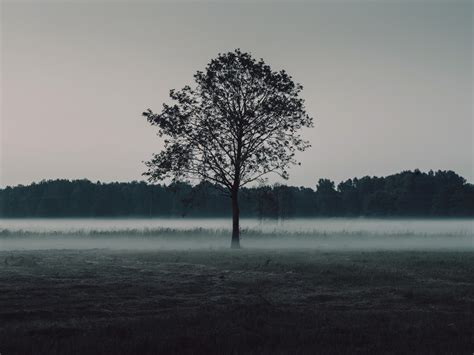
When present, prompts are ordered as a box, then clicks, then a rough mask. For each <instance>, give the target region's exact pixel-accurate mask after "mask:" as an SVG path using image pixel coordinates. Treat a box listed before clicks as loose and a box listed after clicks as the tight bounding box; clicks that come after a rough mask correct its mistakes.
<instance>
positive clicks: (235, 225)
mask: <svg viewBox="0 0 474 355" xmlns="http://www.w3.org/2000/svg"><path fill="white" fill-rule="evenodd" d="M230 247H231V248H232V249H239V248H240V227H239V191H238V190H234V191H232V242H231V244H230Z"/></svg>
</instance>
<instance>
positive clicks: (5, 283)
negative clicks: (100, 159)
mask: <svg viewBox="0 0 474 355" xmlns="http://www.w3.org/2000/svg"><path fill="white" fill-rule="evenodd" d="M16 237H18V236H16ZM69 237H71V236H69ZM109 237H110V236H109ZM109 237H107V238H109ZM322 237H324V236H322ZM322 237H321V238H322ZM1 238H2V239H1V241H0V243H3V246H4V248H3V249H2V248H0V319H1V323H0V353H1V354H5V355H10V354H48V355H49V354H160V353H161V354H163V353H174V354H227V353H233V354H241V353H246V354H314V353H321V354H367V353H373V354H380V353H387V354H407V353H411V354H422V353H425V354H428V353H429V354H471V353H472V351H473V349H474V344H473V331H472V329H474V324H473V304H474V280H473V278H472V275H474V250H473V248H472V236H468V239H467V242H468V243H469V241H470V243H471V247H467V248H465V247H464V248H454V249H453V248H451V249H449V248H448V249H445V248H434V249H426V250H423V249H422V248H414V249H413V250H410V249H397V248H393V247H390V248H383V247H380V246H378V247H376V248H365V249H364V248H349V247H347V244H341V245H339V246H338V247H334V248H331V247H328V246H327V244H324V243H320V244H319V246H318V245H313V246H312V247H309V246H307V247H305V246H304V245H303V244H300V245H301V247H300V248H291V249H288V248H284V247H282V246H281V245H280V247H279V248H272V247H271V246H272V243H273V242H272V240H271V239H268V240H263V241H262V242H261V243H260V244H258V245H255V246H254V247H250V246H249V247H246V248H245V235H244V238H243V245H244V248H243V249H241V250H229V249H227V248H223V247H203V248H195V247H191V246H188V247H186V246H185V245H182V247H180V248H169V249H164V248H153V247H151V248H148V249H147V248H136V249H133V248H129V247H127V245H128V246H129V245H133V244H134V243H133V242H130V240H128V241H127V243H128V244H123V245H122V246H123V248H120V243H121V242H120V240H124V238H123V237H116V239H115V245H117V247H116V248H107V246H106V245H102V244H100V243H99V244H97V245H94V243H90V241H89V244H88V245H89V248H84V247H82V248H81V247H78V245H73V247H69V248H68V247H67V245H60V246H59V247H56V248H48V247H45V248H35V247H34V246H35V245H37V244H35V241H34V239H35V237H32V236H30V235H28V233H26V234H24V235H23V236H21V238H23V242H25V244H24V245H31V246H32V247H30V248H25V247H23V248H20V247H19V246H18V245H16V247H12V244H11V239H12V238H13V239H14V238H15V237H14V236H11V235H10V236H9V235H8V233H6V232H3V234H2V236H1ZM36 238H38V237H36ZM55 238H59V237H58V236H55ZM101 238H105V237H104V236H101V237H96V240H99V239H101ZM216 238H217V237H216ZM426 238H428V239H429V237H425V240H426V241H427V242H426V243H425V244H426V245H428V244H429V240H428V239H426ZM469 238H470V239H469ZM28 239H30V242H31V243H32V244H28V243H27V242H28ZM70 239H71V240H76V239H77V238H70ZM261 239H262V238H261ZM263 239H264V238H263ZM323 239H324V238H323ZM8 240H10V244H8V243H9V242H8ZM395 240H396V238H395ZM226 242H227V239H226ZM108 243H112V244H113V243H114V239H113V238H112V239H110V238H109V239H108ZM397 243H399V244H400V242H395V243H392V245H396V244H397ZM0 245H1V244H0ZM325 245H326V247H324V246H325ZM344 245H345V246H346V247H343V246H344Z"/></svg>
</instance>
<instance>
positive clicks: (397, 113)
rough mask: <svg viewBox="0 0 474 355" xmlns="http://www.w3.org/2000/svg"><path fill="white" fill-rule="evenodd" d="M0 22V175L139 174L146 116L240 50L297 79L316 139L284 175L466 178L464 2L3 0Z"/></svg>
mask: <svg viewBox="0 0 474 355" xmlns="http://www.w3.org/2000/svg"><path fill="white" fill-rule="evenodd" d="M1 34H2V43H1V61H2V62H1V99H2V103H1V104H2V105H1V128H2V132H1V145H0V148H1V174H0V178H1V180H0V184H1V186H5V185H16V184H19V183H22V184H26V183H30V182H32V181H39V180H41V179H50V178H70V179H73V178H89V179H91V180H93V181H95V180H101V181H128V180H134V179H136V180H140V179H142V177H141V173H142V172H143V171H144V170H145V167H144V165H143V164H142V161H143V160H147V159H148V158H150V156H151V154H152V153H153V152H157V151H159V150H160V148H161V147H162V144H161V141H160V139H159V138H158V137H156V135H155V130H154V128H152V127H151V126H149V125H148V124H147V122H146V120H145V119H144V118H143V117H141V116H140V114H141V112H142V111H143V110H144V109H146V108H151V109H153V110H155V111H159V110H160V107H161V104H162V103H163V102H165V101H167V100H168V99H167V95H168V91H169V89H171V88H181V87H182V86H184V85H186V84H192V76H193V74H194V72H195V71H196V70H200V69H203V68H204V67H205V65H206V64H207V63H208V62H209V60H210V59H211V58H213V57H215V56H216V55H217V54H218V53H219V52H225V51H229V50H233V49H235V48H241V49H242V50H243V51H250V52H251V53H252V54H253V55H254V56H255V57H257V58H260V57H263V58H264V60H265V61H266V62H267V63H268V64H270V65H271V66H272V68H274V69H278V70H279V69H285V70H286V71H287V72H289V73H290V74H291V75H292V76H293V77H294V79H295V80H296V81H298V82H300V83H301V84H303V86H304V90H303V97H304V98H305V99H306V106H307V110H308V112H309V113H310V114H312V115H313V116H314V117H315V119H316V120H315V127H314V128H313V129H310V130H307V131H305V136H306V137H307V138H308V139H309V140H310V141H311V143H312V145H313V147H312V148H311V149H310V150H308V151H307V152H305V153H301V154H300V155H299V159H300V161H301V162H302V165H301V167H294V168H293V169H291V170H290V180H289V181H288V182H287V183H289V184H292V185H305V186H314V185H315V184H316V181H317V179H318V178H320V177H327V178H331V179H333V180H336V182H338V181H340V180H342V179H347V178H351V177H354V176H357V177H360V176H363V175H379V176H380V175H387V174H391V173H396V172H399V171H401V170H406V169H415V168H419V169H421V170H428V169H434V170H437V169H452V170H455V171H456V172H458V173H459V174H461V175H463V176H464V177H465V178H467V179H468V180H469V181H471V182H472V181H473V180H474V172H473V155H474V153H473V136H474V131H473V106H472V96H473V70H472V60H473V58H472V56H473V52H472V50H473V3H472V1H444V2H443V1H441V2H440V1H438V2H429V1H424V2H411V1H403V2H402V1H366V2H363V1H352V2H343V1H337V2H305V3H302V2H298V3H295V2H286V3H285V2H279V3H272V2H270V1H265V2H259V3H251V2H246V3H244V2H240V3H237V2H230V1H225V3H224V2H213V3H210V2H203V1H195V2H192V3H187V2H184V1H180V2H175V3H158V2H147V3H139V2H135V1H133V2H132V1H130V2H122V3H116V2H113V1H108V2H103V3H98V2H87V3H84V2H78V1H63V2H61V1H56V2H52V3H45V2H44V1H43V2H41V4H39V3H36V4H35V3H31V2H21V1H20V2H2V15H1ZM271 181H279V180H278V179H272V180H271Z"/></svg>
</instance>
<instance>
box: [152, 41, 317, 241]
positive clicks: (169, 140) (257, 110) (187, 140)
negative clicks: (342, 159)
mask: <svg viewBox="0 0 474 355" xmlns="http://www.w3.org/2000/svg"><path fill="white" fill-rule="evenodd" d="M194 79H195V87H193V88H191V87H190V86H185V87H184V88H183V89H182V90H180V91H175V90H171V92H170V97H171V99H172V100H173V101H174V104H172V105H167V104H164V105H163V109H162V111H161V113H159V114H155V113H153V112H152V111H151V110H148V111H146V112H144V113H143V115H144V116H146V118H147V119H148V121H149V122H150V123H151V124H152V125H155V126H157V127H158V128H159V135H160V136H165V137H166V139H165V141H164V142H165V147H164V150H162V151H161V152H160V153H158V154H155V155H154V156H153V159H152V160H151V161H149V162H147V166H148V169H149V170H148V171H147V172H146V173H145V175H147V176H148V177H149V181H161V180H163V179H164V178H173V181H186V180H188V179H199V180H202V181H209V182H212V183H215V184H216V185H217V186H220V187H222V189H223V192H224V194H226V195H228V197H230V200H231V202H232V204H231V206H232V243H231V246H232V247H233V248H238V247H239V246H240V241H239V233H240V230H239V217H240V208H239V192H240V189H241V188H242V187H243V186H245V185H247V184H249V183H251V182H253V181H256V180H258V179H260V178H261V177H263V176H264V175H266V174H268V173H276V174H278V175H280V176H281V177H283V178H285V179H286V178H287V177H288V172H287V169H288V167H290V166H291V165H293V164H296V161H295V158H294V157H295V152H296V151H303V150H305V148H307V147H309V143H308V142H306V141H304V140H303V139H302V138H301V137H300V135H299V130H300V129H301V128H303V127H311V126H312V118H311V117H309V116H308V115H307V114H306V111H305V107H304V101H303V99H301V98H300V97H299V94H300V92H301V90H302V88H303V87H302V86H301V85H300V84H296V83H294V82H293V80H292V78H291V76H289V75H288V74H287V73H286V72H285V71H284V70H282V71H279V72H276V71H273V70H271V68H270V67H269V66H268V65H266V64H265V63H264V61H263V59H260V60H259V61H257V60H255V59H254V58H252V57H251V55H250V54H248V53H243V52H241V51H240V50H238V49H237V50H235V51H233V52H229V53H225V54H219V56H218V57H217V58H216V59H213V60H212V61H211V62H210V63H209V64H208V65H207V67H206V70H205V71H204V72H201V71H198V72H197V73H196V75H194Z"/></svg>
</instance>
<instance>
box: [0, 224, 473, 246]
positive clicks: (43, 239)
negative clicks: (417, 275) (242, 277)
mask: <svg viewBox="0 0 474 355" xmlns="http://www.w3.org/2000/svg"><path fill="white" fill-rule="evenodd" d="M241 238H242V246H243V247H244V248H248V249H253V248H256V249H321V250H334V249H337V250H339V249H340V250H420V249H421V250H423V249H426V250H433V249H442V250H443V249H451V250H452V249H459V250H472V249H474V234H473V233H469V232H465V231H459V232H451V233H438V234H433V233H419V232H413V231H406V232H386V233H380V232H367V231H363V230H360V231H355V230H353V231H346V230H341V231H321V230H313V231H308V230H306V231H285V230H278V229H275V230H273V231H266V230H260V229H252V228H244V229H242V231H241ZM229 243H230V233H229V230H227V229H213V228H190V229H176V228H144V229H117V230H101V229H99V230H94V229H82V230H71V231H31V230H10V229H2V230H0V248H1V249H2V250H36V249H112V250H186V249H221V248H227V247H228V246H229Z"/></svg>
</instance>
